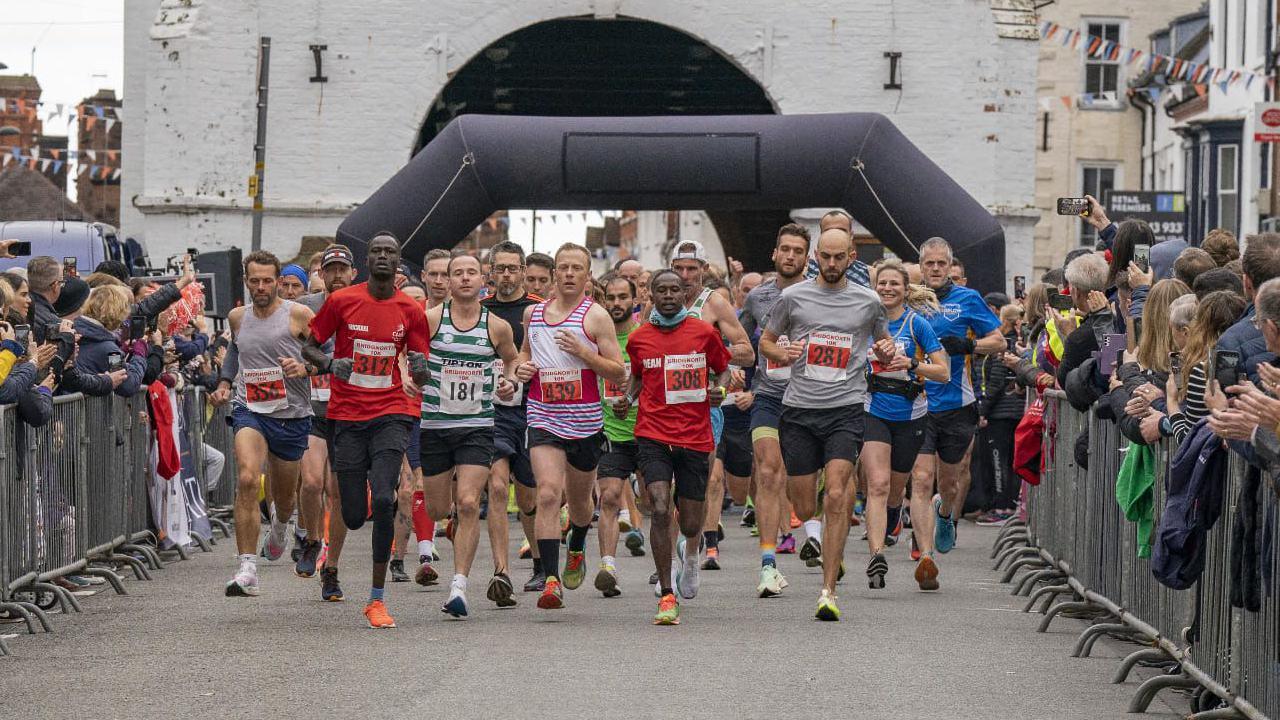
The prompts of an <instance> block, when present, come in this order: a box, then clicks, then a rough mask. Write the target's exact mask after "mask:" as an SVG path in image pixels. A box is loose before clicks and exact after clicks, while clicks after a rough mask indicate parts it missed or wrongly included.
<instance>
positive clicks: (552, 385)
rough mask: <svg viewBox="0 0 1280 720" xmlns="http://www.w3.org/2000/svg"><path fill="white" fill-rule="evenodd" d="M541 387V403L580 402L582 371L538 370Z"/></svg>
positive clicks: (568, 369) (570, 369) (574, 369)
mask: <svg viewBox="0 0 1280 720" xmlns="http://www.w3.org/2000/svg"><path fill="white" fill-rule="evenodd" d="M538 382H539V384H541V385H542V401H543V402H549V403H571V402H582V370H581V369H580V368H546V369H541V370H538Z"/></svg>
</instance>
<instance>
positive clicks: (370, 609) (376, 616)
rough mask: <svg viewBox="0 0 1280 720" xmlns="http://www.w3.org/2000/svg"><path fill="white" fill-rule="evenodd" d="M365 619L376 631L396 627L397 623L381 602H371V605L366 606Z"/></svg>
mask: <svg viewBox="0 0 1280 720" xmlns="http://www.w3.org/2000/svg"><path fill="white" fill-rule="evenodd" d="M364 617H365V619H366V620H368V621H369V627H371V628H373V629H375V630H381V629H384V628H393V627H395V626H396V621H395V620H393V619H392V618H391V615H390V614H388V613H387V606H386V605H384V604H383V603H382V601H381V600H370V601H369V604H368V605H365V606H364Z"/></svg>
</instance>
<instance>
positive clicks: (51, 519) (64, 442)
mask: <svg viewBox="0 0 1280 720" xmlns="http://www.w3.org/2000/svg"><path fill="white" fill-rule="evenodd" d="M146 402H147V398H146V395H145V394H140V395H137V396H135V397H133V398H128V399H126V398H120V397H116V396H107V397H93V398H86V397H82V396H80V395H78V394H77V395H67V396H63V397H57V398H54V401H53V416H52V418H51V419H50V421H49V422H48V423H46V424H44V425H42V426H40V427H32V426H30V425H27V424H26V423H24V422H23V421H22V419H21V418H20V415H19V412H18V408H17V407H16V406H13V405H8V406H0V613H4V614H6V615H7V616H9V617H18V618H21V619H22V620H23V621H25V623H26V626H27V630H28V631H29V632H31V633H35V632H37V628H42V629H43V630H44V631H45V632H51V631H52V625H51V623H50V621H49V616H48V614H47V613H46V610H49V609H51V608H52V607H53V606H54V605H60V606H61V609H62V611H63V612H78V611H79V610H80V605H79V602H78V601H77V599H76V597H75V596H74V595H73V594H71V593H70V592H68V591H67V590H65V589H64V588H63V587H62V586H61V585H59V584H56V583H54V582H53V581H54V580H56V579H57V578H60V577H63V576H66V575H71V574H76V575H83V576H97V577H101V578H104V579H105V580H106V581H107V582H109V583H110V584H111V586H112V588H113V589H114V590H115V591H116V592H117V593H121V594H125V593H126V590H125V587H124V584H123V583H122V582H121V580H122V577H121V576H120V575H119V574H117V572H116V569H117V568H128V569H129V570H130V571H131V572H132V574H133V575H134V577H135V578H137V579H138V580H149V579H151V571H152V570H158V569H160V568H162V567H163V566H164V563H163V561H162V560H161V556H160V553H159V552H158V551H157V550H158V547H159V542H158V541H157V536H156V533H155V531H154V529H153V523H152V520H151V512H150V502H151V499H150V495H149V487H150V485H151V484H152V483H153V475H154V467H155V466H154V462H153V460H152V444H153V443H152V435H151V430H150V426H149V420H148V412H147V407H146ZM178 407H179V411H180V412H181V414H182V416H183V420H184V424H183V428H182V431H183V432H184V433H185V434H186V438H185V440H186V442H187V444H188V447H189V450H190V463H191V465H192V467H191V471H192V472H193V473H194V475H195V477H196V479H197V484H198V485H199V487H200V488H205V487H207V484H206V482H205V478H204V471H205V467H204V455H205V453H204V445H205V443H210V444H211V445H213V447H215V448H219V449H220V450H221V451H222V452H223V453H225V454H226V455H227V457H228V458H230V453H231V443H230V435H229V434H228V432H227V429H226V425H225V423H224V422H222V420H221V418H222V416H223V414H224V413H225V411H224V410H219V411H218V412H212V410H211V409H210V408H209V406H208V403H207V402H206V398H205V396H204V393H203V392H202V391H200V390H188V391H186V392H183V393H181V394H179V398H178ZM176 420H177V419H176V418H175V421H176ZM207 421H208V422H207ZM232 464H233V463H231V462H228V463H227V465H232ZM228 472H230V470H229V469H224V470H223V474H224V475H226V474H227V473H228ZM224 486H225V487H226V488H227V490H225V491H224V490H223V487H224ZM234 490H235V486H234V483H229V482H227V479H226V477H223V478H221V482H220V483H219V484H218V485H217V487H216V491H217V492H223V493H234ZM196 496H197V501H200V500H199V493H198V492H197V493H196ZM201 502H202V501H201ZM211 520H212V521H213V522H214V524H215V526H217V527H220V528H221V529H222V531H223V535H224V536H226V525H225V523H222V522H221V521H219V520H217V519H214V518H211ZM192 539H193V540H194V541H195V542H196V544H197V545H198V546H199V547H201V548H203V549H205V550H208V549H209V547H208V545H209V543H210V542H212V539H211V538H201V537H199V536H196V535H193V537H192ZM172 550H173V551H174V552H176V553H177V554H178V556H179V557H181V558H183V559H185V558H186V556H187V555H186V552H187V551H186V548H184V547H181V546H177V547H174V548H172ZM5 654H8V649H7V648H6V647H5V646H4V643H3V641H2V640H0V655H5Z"/></svg>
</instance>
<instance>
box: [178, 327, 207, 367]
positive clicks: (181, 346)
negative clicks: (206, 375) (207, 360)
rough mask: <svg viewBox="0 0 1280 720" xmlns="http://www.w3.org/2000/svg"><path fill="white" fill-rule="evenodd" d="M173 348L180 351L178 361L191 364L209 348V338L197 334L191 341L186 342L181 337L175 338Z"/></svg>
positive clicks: (202, 334)
mask: <svg viewBox="0 0 1280 720" xmlns="http://www.w3.org/2000/svg"><path fill="white" fill-rule="evenodd" d="M173 347H174V349H175V350H177V351H178V359H179V360H181V361H182V362H184V363H185V362H190V361H191V360H192V359H193V358H196V357H199V356H200V355H203V354H204V351H205V350H207V349H208V347H209V336H208V335H205V334H204V333H196V334H195V335H194V336H192V338H191V339H190V340H184V339H182V338H180V337H176V336H175V337H174V338H173Z"/></svg>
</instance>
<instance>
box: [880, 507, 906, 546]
mask: <svg viewBox="0 0 1280 720" xmlns="http://www.w3.org/2000/svg"><path fill="white" fill-rule="evenodd" d="M901 534H902V514H901V513H899V514H898V523H897V524H896V525H894V526H893V527H891V528H889V531H888V532H886V533H885V534H884V546H885V547H893V546H894V545H897V544H898V536H899V535H901Z"/></svg>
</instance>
